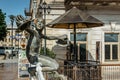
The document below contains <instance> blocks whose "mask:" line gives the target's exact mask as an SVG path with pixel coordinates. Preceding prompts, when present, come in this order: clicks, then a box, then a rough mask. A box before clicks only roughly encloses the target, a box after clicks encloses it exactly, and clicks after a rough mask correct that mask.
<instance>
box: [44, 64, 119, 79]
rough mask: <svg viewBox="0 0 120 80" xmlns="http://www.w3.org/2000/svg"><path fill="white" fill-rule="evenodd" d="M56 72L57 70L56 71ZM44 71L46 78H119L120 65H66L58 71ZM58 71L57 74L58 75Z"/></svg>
mask: <svg viewBox="0 0 120 80" xmlns="http://www.w3.org/2000/svg"><path fill="white" fill-rule="evenodd" d="M55 72H56V71H55ZM55 72H54V71H53V72H44V73H45V77H46V80H61V79H60V78H62V79H64V80H119V79H120V65H76V66H74V65H65V66H60V68H59V70H58V71H57V72H58V73H59V76H56V73H55ZM58 73H57V75H58Z"/></svg>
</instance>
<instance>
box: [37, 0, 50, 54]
mask: <svg viewBox="0 0 120 80" xmlns="http://www.w3.org/2000/svg"><path fill="white" fill-rule="evenodd" d="M39 12H40V14H42V16H43V27H44V35H45V36H46V27H45V25H46V15H47V14H49V13H50V6H49V5H48V4H47V3H46V2H45V1H44V2H43V3H41V4H40V5H39ZM44 55H46V39H44Z"/></svg>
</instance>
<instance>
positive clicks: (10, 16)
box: [9, 15, 15, 59]
mask: <svg viewBox="0 0 120 80" xmlns="http://www.w3.org/2000/svg"><path fill="white" fill-rule="evenodd" d="M9 18H10V21H11V28H12V31H11V34H12V38H11V39H12V41H11V44H12V47H13V23H14V18H15V16H14V15H9ZM11 51H12V59H13V48H12V49H11Z"/></svg>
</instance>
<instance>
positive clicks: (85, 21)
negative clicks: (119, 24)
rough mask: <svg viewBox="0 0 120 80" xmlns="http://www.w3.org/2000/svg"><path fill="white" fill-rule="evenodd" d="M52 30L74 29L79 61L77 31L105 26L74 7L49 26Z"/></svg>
mask: <svg viewBox="0 0 120 80" xmlns="http://www.w3.org/2000/svg"><path fill="white" fill-rule="evenodd" d="M47 26H48V27H50V28H62V29H74V33H73V34H74V54H75V58H76V60H75V61H76V62H78V60H77V52H76V29H77V28H93V27H100V26H103V22H101V21H100V20H98V19H96V18H94V17H93V16H91V15H89V14H87V13H85V12H82V11H80V10H79V9H78V8H76V7H73V8H72V9H70V10H68V11H67V12H65V13H64V14H62V15H61V16H59V17H58V18H56V19H55V20H53V21H52V22H50V23H48V24H47Z"/></svg>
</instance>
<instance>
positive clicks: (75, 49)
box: [73, 23, 78, 63]
mask: <svg viewBox="0 0 120 80" xmlns="http://www.w3.org/2000/svg"><path fill="white" fill-rule="evenodd" d="M73 34H74V56H75V62H76V63H77V62H78V59H77V47H76V24H75V23H74V31H73Z"/></svg>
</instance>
